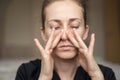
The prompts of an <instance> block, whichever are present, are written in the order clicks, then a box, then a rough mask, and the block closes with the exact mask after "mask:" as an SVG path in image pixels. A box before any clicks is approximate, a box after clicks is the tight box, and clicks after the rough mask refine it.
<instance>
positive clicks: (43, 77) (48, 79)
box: [38, 74, 52, 80]
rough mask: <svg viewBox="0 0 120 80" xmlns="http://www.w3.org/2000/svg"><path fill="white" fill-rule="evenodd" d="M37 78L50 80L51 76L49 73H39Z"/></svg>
mask: <svg viewBox="0 0 120 80" xmlns="http://www.w3.org/2000/svg"><path fill="white" fill-rule="evenodd" d="M38 80H52V77H51V76H50V75H44V74H40V76H39V79H38Z"/></svg>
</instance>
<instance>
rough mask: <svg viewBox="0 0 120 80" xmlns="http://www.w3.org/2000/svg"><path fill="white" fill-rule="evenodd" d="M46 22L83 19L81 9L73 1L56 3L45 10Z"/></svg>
mask: <svg viewBox="0 0 120 80" xmlns="http://www.w3.org/2000/svg"><path fill="white" fill-rule="evenodd" d="M45 12H46V20H48V21H49V20H54V19H57V20H65V19H73V18H76V19H81V18H83V9H82V7H80V6H79V5H78V4H76V3H75V2H74V1H70V0H67V1H56V2H54V3H52V4H50V5H49V6H48V7H47V8H46V11H45Z"/></svg>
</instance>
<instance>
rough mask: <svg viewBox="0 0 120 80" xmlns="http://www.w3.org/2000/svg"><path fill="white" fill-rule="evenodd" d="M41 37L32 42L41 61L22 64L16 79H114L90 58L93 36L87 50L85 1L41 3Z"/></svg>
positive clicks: (59, 0) (104, 68)
mask: <svg viewBox="0 0 120 80" xmlns="http://www.w3.org/2000/svg"><path fill="white" fill-rule="evenodd" d="M41 17H42V29H41V36H42V38H43V40H44V42H45V43H46V45H45V47H43V46H42V45H41V44H40V42H39V40H38V39H37V38H36V39H34V41H35V44H36V46H37V47H38V49H39V51H40V54H41V60H39V59H37V60H34V61H31V62H29V63H24V64H22V65H21V66H20V67H19V69H18V72H17V75H16V80H116V79H115V75H114V72H113V71H112V70H111V69H110V68H108V67H105V66H102V65H98V64H97V63H96V61H95V59H94V56H93V50H94V42H95V34H94V33H93V34H91V40H90V44H89V46H88V47H87V46H86V44H85V43H84V41H85V40H86V38H87V36H88V32H89V26H88V25H87V24H86V0H44V2H43V6H42V16H41Z"/></svg>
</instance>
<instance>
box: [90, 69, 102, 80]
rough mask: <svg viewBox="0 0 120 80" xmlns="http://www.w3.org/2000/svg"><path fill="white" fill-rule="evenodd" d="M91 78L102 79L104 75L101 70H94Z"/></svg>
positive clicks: (94, 79)
mask: <svg viewBox="0 0 120 80" xmlns="http://www.w3.org/2000/svg"><path fill="white" fill-rule="evenodd" d="M90 77H91V79H92V80H98V79H99V80H104V76H103V74H102V72H101V71H96V72H94V73H92V74H91V75H90Z"/></svg>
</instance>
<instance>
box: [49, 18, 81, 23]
mask: <svg viewBox="0 0 120 80" xmlns="http://www.w3.org/2000/svg"><path fill="white" fill-rule="evenodd" d="M75 20H79V21H81V19H80V18H70V20H69V22H72V21H75ZM51 21H54V22H57V23H61V20H59V19H51V20H49V21H48V23H49V22H51Z"/></svg>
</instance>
